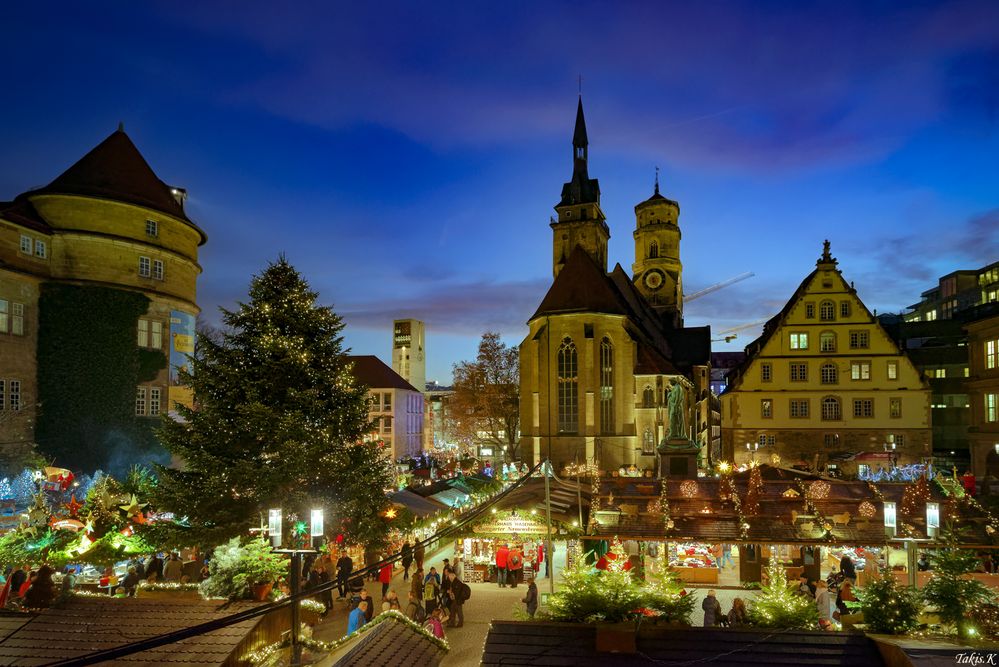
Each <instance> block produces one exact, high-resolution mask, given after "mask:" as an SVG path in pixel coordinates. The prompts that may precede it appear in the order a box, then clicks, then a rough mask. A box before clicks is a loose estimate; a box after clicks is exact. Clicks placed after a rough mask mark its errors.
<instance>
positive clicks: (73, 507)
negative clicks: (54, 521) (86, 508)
mask: <svg viewBox="0 0 999 667" xmlns="http://www.w3.org/2000/svg"><path fill="white" fill-rule="evenodd" d="M63 507H65V508H66V510H67V511H68V512H69V515H70V516H73V517H75V516H76V515H77V514H78V513H79V512H80V509H81V508H82V507H83V503H81V502H80V501H78V500H77V499H76V494H75V493H74V494H73V495H71V496H70V497H69V502H68V503H63Z"/></svg>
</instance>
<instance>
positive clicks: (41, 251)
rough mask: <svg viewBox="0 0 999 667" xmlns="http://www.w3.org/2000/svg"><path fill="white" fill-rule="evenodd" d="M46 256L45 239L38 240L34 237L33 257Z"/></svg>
mask: <svg viewBox="0 0 999 667" xmlns="http://www.w3.org/2000/svg"><path fill="white" fill-rule="evenodd" d="M47 256H48V250H47V248H46V247H45V241H40V240H38V239H35V257H40V258H42V259H45V258H46V257H47Z"/></svg>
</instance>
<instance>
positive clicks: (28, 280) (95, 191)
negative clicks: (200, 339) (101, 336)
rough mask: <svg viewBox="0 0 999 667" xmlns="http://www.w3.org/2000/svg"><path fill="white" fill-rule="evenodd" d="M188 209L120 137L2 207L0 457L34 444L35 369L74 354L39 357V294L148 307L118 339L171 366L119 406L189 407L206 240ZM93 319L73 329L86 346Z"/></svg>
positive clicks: (147, 409) (139, 410)
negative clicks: (83, 295)
mask: <svg viewBox="0 0 999 667" xmlns="http://www.w3.org/2000/svg"><path fill="white" fill-rule="evenodd" d="M185 198H186V192H185V191H184V190H183V189H180V188H176V187H171V186H168V185H166V184H165V183H164V182H163V181H161V180H160V179H159V178H158V177H157V176H156V174H155V173H153V171H152V169H151V168H150V167H149V165H148V164H147V163H146V161H145V159H144V158H143V157H142V155H141V154H140V153H139V151H138V149H137V148H136V147H135V145H134V144H133V143H132V141H131V139H130V138H129V137H128V135H127V134H125V132H124V130H123V129H122V128H120V127H119V129H118V131H116V132H114V133H113V134H111V135H110V136H109V137H108V138H107V139H105V140H104V141H103V142H101V143H100V144H99V145H98V146H97V147H95V148H94V149H93V150H91V151H90V152H89V153H87V154H86V155H85V156H84V157H83V158H81V159H80V160H79V161H78V162H77V163H76V164H74V165H73V166H71V167H70V168H69V169H67V170H66V171H65V172H64V173H63V174H62V175H60V176H59V177H58V178H56V179H55V180H54V181H52V182H51V183H50V184H49V185H47V186H45V187H42V188H39V189H36V190H31V191H28V192H25V193H22V194H20V195H18V196H17V197H15V198H14V200H13V201H10V202H6V203H0V392H2V402H0V448H3V449H5V450H7V451H11V450H18V449H23V448H26V447H28V446H30V445H31V444H32V443H33V441H34V439H35V427H36V423H37V418H38V416H39V403H40V400H41V397H40V396H39V391H38V374H39V369H40V368H41V369H42V370H45V369H46V368H53V369H58V368H60V367H61V366H63V365H64V364H66V363H67V361H68V360H69V359H71V355H74V354H78V353H79V350H74V349H72V347H68V348H66V349H62V350H60V351H58V353H56V354H54V355H51V356H50V357H49V358H44V359H42V358H39V347H38V341H39V326H40V311H39V304H40V299H41V298H42V297H41V294H42V292H43V290H44V289H45V287H46V286H51V285H71V286H94V287H102V288H111V289H114V290H123V291H126V292H130V293H139V294H141V295H144V296H145V297H146V298H148V300H149V304H148V309H147V310H146V312H145V313H144V314H142V315H141V316H140V317H139V318H138V319H136V320H132V321H130V322H128V323H127V327H128V331H127V332H117V333H118V334H121V335H124V334H127V335H128V336H130V338H131V340H132V341H135V344H136V345H137V346H138V347H140V348H145V349H146V350H153V351H159V352H161V353H162V355H163V357H164V358H165V359H166V362H167V363H164V364H161V365H162V368H161V369H160V370H159V371H158V372H157V373H156V374H155V377H152V378H150V379H148V380H144V381H142V382H140V383H138V384H137V386H135V387H134V389H133V390H132V393H130V394H127V395H126V396H125V397H124V399H123V400H125V401H126V402H127V404H126V406H124V411H126V412H127V411H128V410H132V411H134V413H135V415H136V416H140V417H158V415H159V414H161V413H165V412H167V411H168V410H169V409H170V406H171V404H172V403H173V402H175V401H183V402H186V401H189V399H190V397H189V395H188V393H187V392H186V390H185V388H183V387H179V386H178V385H177V382H176V380H177V377H176V369H175V366H177V365H181V364H183V363H184V355H185V354H186V353H190V352H192V351H193V341H194V321H195V317H196V316H197V314H198V312H199V309H198V305H197V302H196V291H197V278H198V275H199V274H200V273H201V267H200V265H199V264H198V249H199V247H200V246H201V245H202V244H204V243H205V241H206V235H205V233H204V232H203V231H202V230H201V229H200V228H199V227H198V226H197V225H196V224H195V223H194V222H192V221H191V219H190V218H189V217H188V215H187V213H186V212H185V211H184V200H185ZM4 311H6V312H4ZM92 317H93V320H91V321H89V322H85V323H83V322H81V323H80V325H81V326H80V329H81V331H80V336H84V335H90V334H86V333H85V331H90V330H93V329H94V327H93V326H92V325H94V323H95V322H99V321H100V319H101V317H102V313H101V312H94V313H93V314H92ZM95 335H96V334H95ZM122 363H124V362H122ZM119 399H120V397H115V398H110V397H109V400H119ZM44 407H45V408H48V409H51V408H52V407H53V406H51V405H49V406H44ZM95 428H97V427H95ZM94 437H95V438H97V439H100V437H102V436H101V435H100V434H96V435H95V436H94Z"/></svg>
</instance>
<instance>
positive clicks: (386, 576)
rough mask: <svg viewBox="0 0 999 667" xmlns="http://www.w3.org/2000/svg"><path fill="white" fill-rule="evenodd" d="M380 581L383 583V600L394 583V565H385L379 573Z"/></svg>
mask: <svg viewBox="0 0 999 667" xmlns="http://www.w3.org/2000/svg"><path fill="white" fill-rule="evenodd" d="M378 581H380V582H382V599H383V600H384V599H385V595H386V594H387V593H388V588H389V584H391V583H392V563H385V564H384V565H382V568H381V569H380V570H379V571H378Z"/></svg>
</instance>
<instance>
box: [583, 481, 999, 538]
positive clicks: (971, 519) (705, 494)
mask: <svg viewBox="0 0 999 667" xmlns="http://www.w3.org/2000/svg"><path fill="white" fill-rule="evenodd" d="M760 470H761V476H762V477H763V479H764V488H763V492H762V493H761V494H760V511H759V514H758V515H756V516H749V517H747V519H748V523H749V526H750V527H749V530H748V531H747V534H746V536H745V537H743V535H742V531H741V528H740V521H739V515H738V513H737V512H736V511H735V508H734V506H733V504H732V503H731V502H730V501H722V500H721V499H720V497H719V495H720V492H719V486H720V483H721V482H720V480H718V479H716V478H699V479H697V480H696V482H697V492H696V494H695V495H694V496H693V497H686V496H685V495H684V494H683V493H682V492H681V488H680V487H681V484H683V482H684V480H668V481H667V482H666V483H667V498H668V500H669V505H670V518H671V519H673V521H674V524H675V525H674V528H673V530H672V531H671V532H670V537H671V539H681V540H687V539H689V540H691V541H695V542H706V543H711V544H717V543H726V544H740V543H742V544H758V543H768V542H769V543H779V544H846V545H852V546H875V545H879V544H884V543H885V541H886V538H885V532H884V516H883V514H882V507H883V505H882V502H883V501H882V500H881V499H879V498H878V497H877V496H876V494H875V493H874V491H872V490H871V487H870V486H869V485H868V484H867V483H866V482H860V481H842V480H834V479H825V478H822V477H821V476H818V475H813V474H810V473H806V472H801V471H797V470H792V469H788V468H774V467H772V466H768V465H762V466H760ZM796 480H798V481H800V483H801V485H803V486H804V487H805V488H806V489H807V488H808V486H809V485H810V484H811V483H812V482H815V481H818V480H822V481H825V482H826V483H828V484H829V495H828V497H826V498H823V499H818V498H815V499H813V500H812V502H813V504H814V506H815V507H816V508H817V509H818V511H819V512H820V513H821V516H822V517H823V518H824V519H825V520H827V521H831V522H832V528H831V530H830V533H831V537H826V536H825V534H824V530H823V529H822V528H821V526H820V525H819V523H820V518H819V517H818V516H816V515H812V514H809V513H808V512H806V511H805V508H804V500H803V498H801V497H800V496H796V497H785V496H784V493H785V492H787V490H788V489H794V491H795V492H797V493H800V486H799V484H798V483H797V481H796ZM732 484H733V486H734V488H735V490H736V491H737V492H738V494H739V497H740V498H741V499H742V502H743V505H745V498H746V493H747V490H748V485H749V472H743V473H735V474H733V475H732ZM660 485H661V480H658V479H652V478H627V477H611V478H606V479H602V480H601V482H600V493H599V494H598V497H599V510H598V514H597V519H598V520H597V521H596V522H595V524H594V526H593V528H592V529H591V530H590V533H591V535H590V536H589V537H590V538H591V539H608V538H610V537H614V536H617V537H619V538H621V539H629V538H631V539H658V540H661V539H663V536H664V534H665V531H664V527H663V516H662V514H661V513H660V512H659V509H658V502H659V495H660V489H661V486H660ZM908 486H909V484H907V483H885V482H881V483H879V484H877V489H878V491H879V492H880V493H881V495H882V497H883V499H884V500H887V501H893V502H895V503H896V508H897V511H898V518H897V523H898V526H899V529H898V537H897V539H901V538H902V537H904V536H905V535H906V534H909V535H910V536H912V537H915V538H919V539H927V533H926V520H925V517H924V516H918V517H911V518H910V517H904V516H902V514H901V507H902V496H903V494H904V493H905V489H906V487H908ZM930 492H931V499H932V500H933V501H935V502H939V503H940V507H941V510H940V511H941V525H945V524H946V522H947V521H948V520H949V519H948V516H949V515H951V514H952V513H953V512H955V511H961V515H962V525H963V526H965V527H966V528H967V529H968V531H969V535H968V537H967V540H968V542H967V543H968V544H975V545H988V544H990V543H991V541H992V540H991V539H989V538H988V536H987V535H986V533H985V530H984V520H983V518H982V517H975V516H971V515H970V514H969V513H968V511H967V510H966V509H961V510H957V508H955V507H954V506H952V505H948V504H946V503H947V498H946V497H945V496H944V495H943V493H942V492H941V491H940V489H939V487H937V486H936V485H935V484H932V483H931V484H930ZM865 500H866V501H869V502H870V503H872V504H873V505H874V507H875V509H876V514H875V515H874V516H873V517H871V518H869V519H865V518H864V517H861V516H860V515H859V506H860V503H861V502H863V501H865ZM704 509H708V510H710V512H708V513H705V512H703V510H704ZM617 511H620V516H617V515H616V512H617ZM606 512H610V514H604V513H606ZM792 512H796V513H797V519H796V520H793V519H792ZM846 514H849V515H850V516H849V520H848V521H846V522H843V521H840V522H837V521H836V520H835V518H834V517H836V516H838V517H840V518H841V519H842V518H843V517H844V515H846ZM809 524H811V527H809ZM903 524H906V525H908V526H910V527H911V531H910V532H908V533H907V532H906V529H905V528H903ZM584 539H586V538H584Z"/></svg>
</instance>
